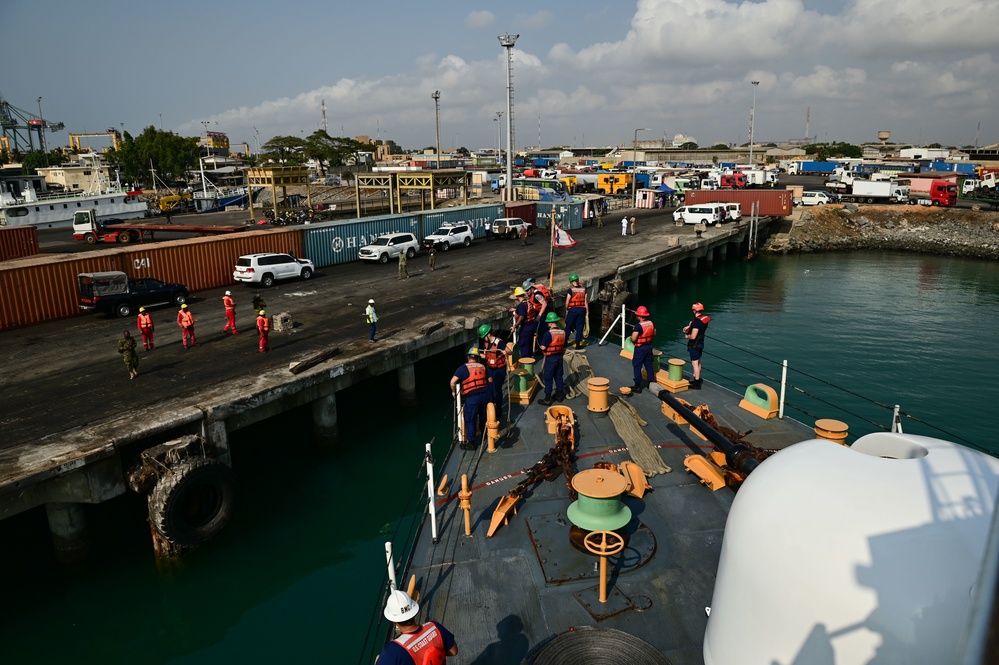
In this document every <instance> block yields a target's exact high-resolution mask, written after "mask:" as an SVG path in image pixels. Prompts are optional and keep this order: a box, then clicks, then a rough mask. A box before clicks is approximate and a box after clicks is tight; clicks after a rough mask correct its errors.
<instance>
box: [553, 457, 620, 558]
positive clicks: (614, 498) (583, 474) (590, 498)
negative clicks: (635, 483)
mask: <svg viewBox="0 0 999 665" xmlns="http://www.w3.org/2000/svg"><path fill="white" fill-rule="evenodd" d="M627 487H628V482H627V481H626V480H625V479H624V477H623V476H622V475H621V474H619V473H616V472H614V471H610V470H608V469H587V470H586V471H580V472H579V473H577V474H576V475H575V476H573V478H572V488H573V489H574V490H576V492H577V493H578V494H579V498H578V499H576V500H575V501H573V502H572V503H571V504H570V505H569V508H568V510H567V511H566V516H567V517H568V518H569V521H570V522H572V524H573V528H572V529H570V530H569V539H570V540H571V541H572V543H573V545H575V546H576V547H577V548H578V549H582V550H584V551H585V548H584V546H583V539H584V538H585V537H586V534H587V532H590V531H617V530H618V529H622V528H624V527H625V526H626V525H627V524H628V522H630V521H631V508H629V507H628V506H626V505H624V503H622V502H621V495H622V494H624V492H625V490H626V489H627Z"/></svg>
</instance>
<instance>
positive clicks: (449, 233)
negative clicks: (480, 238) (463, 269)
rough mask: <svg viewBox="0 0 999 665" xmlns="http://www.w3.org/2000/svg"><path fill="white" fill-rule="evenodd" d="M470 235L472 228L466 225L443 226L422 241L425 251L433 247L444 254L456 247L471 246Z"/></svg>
mask: <svg viewBox="0 0 999 665" xmlns="http://www.w3.org/2000/svg"><path fill="white" fill-rule="evenodd" d="M472 235H473V234H472V227H471V226H469V225H468V224H464V223H463V224H443V225H441V227H440V228H439V229H437V230H436V231H434V232H433V233H431V234H430V235H428V236H427V237H425V238H424V239H423V246H424V247H426V248H427V249H430V247H431V246H433V247H436V248H437V249H438V250H440V251H443V252H446V251H447V250H449V249H451V248H452V247H456V246H458V245H464V246H465V247H468V246H469V245H471V244H472Z"/></svg>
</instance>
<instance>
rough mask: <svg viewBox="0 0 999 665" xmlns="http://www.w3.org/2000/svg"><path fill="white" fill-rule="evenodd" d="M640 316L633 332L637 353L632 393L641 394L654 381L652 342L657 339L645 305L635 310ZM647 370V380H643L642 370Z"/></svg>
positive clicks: (634, 359) (633, 341) (632, 341)
mask: <svg viewBox="0 0 999 665" xmlns="http://www.w3.org/2000/svg"><path fill="white" fill-rule="evenodd" d="M635 315H636V316H638V323H636V324H635V329H634V330H633V331H632V332H631V343H632V344H634V345H635V352H634V354H632V357H631V367H632V369H634V370H635V385H634V386H632V387H631V392H633V393H640V392H642V388H644V387H645V386H647V385H650V384H651V383H652V381H653V380H654V377H653V374H652V341H653V340H654V339H655V337H656V327H655V325H653V323H652V321H650V320H649V310H648V309H647V308H646V307H645V305H641V306H639V308H638V309H636V310H635ZM643 367H644V368H645V374H646V377H647V379H644V380H643V379H642V368H643Z"/></svg>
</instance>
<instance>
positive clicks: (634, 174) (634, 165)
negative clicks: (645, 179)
mask: <svg viewBox="0 0 999 665" xmlns="http://www.w3.org/2000/svg"><path fill="white" fill-rule="evenodd" d="M651 131H652V130H651V129H649V128H648V127H639V128H638V129H636V130H635V138H634V140H632V142H631V205H635V187H636V185H637V183H638V132H651Z"/></svg>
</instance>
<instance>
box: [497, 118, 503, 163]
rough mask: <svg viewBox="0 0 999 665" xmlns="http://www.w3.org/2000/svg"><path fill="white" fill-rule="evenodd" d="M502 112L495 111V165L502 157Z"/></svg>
mask: <svg viewBox="0 0 999 665" xmlns="http://www.w3.org/2000/svg"><path fill="white" fill-rule="evenodd" d="M502 131H503V111H496V163H497V164H499V161H500V159H501V158H502V156H503V133H502Z"/></svg>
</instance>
